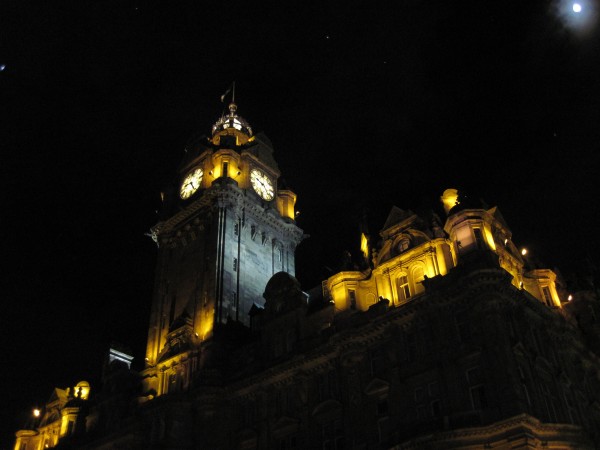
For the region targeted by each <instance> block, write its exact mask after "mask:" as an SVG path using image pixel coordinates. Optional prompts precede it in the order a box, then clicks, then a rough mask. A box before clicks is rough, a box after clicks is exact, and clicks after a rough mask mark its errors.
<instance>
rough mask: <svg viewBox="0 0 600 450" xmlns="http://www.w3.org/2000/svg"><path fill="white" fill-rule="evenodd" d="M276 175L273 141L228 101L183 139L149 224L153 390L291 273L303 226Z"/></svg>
mask: <svg viewBox="0 0 600 450" xmlns="http://www.w3.org/2000/svg"><path fill="white" fill-rule="evenodd" d="M279 175H280V172H279V168H278V166H277V163H276V162H275V160H274V159H273V148H272V144H271V142H270V141H269V139H268V138H267V137H266V136H265V135H264V134H262V133H259V134H257V135H254V134H253V132H252V129H251V127H250V125H249V124H248V123H247V122H246V121H245V120H244V119H243V118H242V117H240V116H239V115H238V114H237V106H236V105H235V104H234V103H232V104H230V105H229V113H228V114H227V115H223V116H222V117H221V118H220V119H219V120H218V121H217V122H216V123H215V124H214V125H213V127H212V133H211V137H210V138H206V137H203V138H200V139H198V140H196V141H194V142H192V143H191V144H190V145H188V147H187V148H186V153H185V157H184V160H183V162H182V164H181V166H180V168H179V171H178V174H177V177H176V181H175V188H174V189H171V190H170V191H169V192H166V193H163V206H164V208H163V214H162V216H161V220H160V221H159V223H157V224H156V225H155V226H154V227H153V228H152V236H153V238H154V240H155V241H156V243H157V244H158V249H159V250H158V262H157V268H156V280H155V288H154V296H153V303H152V310H151V315H150V327H149V332H148V344H147V349H146V369H145V371H144V374H145V376H146V380H147V384H148V388H149V389H153V390H154V391H155V392H156V394H155V395H161V394H164V393H167V392H173V391H181V390H184V389H186V388H187V387H188V386H189V384H190V382H191V379H192V375H193V372H194V370H195V369H196V368H197V366H198V364H199V360H200V356H201V353H202V348H203V347H204V345H203V343H204V342H206V341H210V339H211V337H212V336H213V332H214V330H215V328H217V327H219V325H222V324H224V323H226V322H228V321H238V322H241V323H242V324H244V325H249V320H250V318H249V316H248V313H249V311H250V308H251V307H252V305H254V304H257V305H258V306H262V305H263V303H264V299H263V297H262V294H263V292H264V289H265V286H266V284H267V282H268V281H269V279H270V278H271V277H272V276H273V275H274V274H275V273H277V272H287V273H289V274H291V275H294V273H295V266H294V251H295V248H296V246H297V245H298V243H299V242H300V241H301V239H302V236H303V232H302V230H301V229H300V228H298V227H297V226H296V224H295V220H294V219H295V218H294V214H295V209H294V206H295V202H296V195H295V194H294V193H293V192H292V191H290V190H288V189H285V188H282V187H279V186H278V185H277V181H278V178H279Z"/></svg>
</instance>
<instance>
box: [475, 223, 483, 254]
mask: <svg viewBox="0 0 600 450" xmlns="http://www.w3.org/2000/svg"><path fill="white" fill-rule="evenodd" d="M473 234H474V235H475V245H477V248H478V249H479V250H482V249H483V248H484V246H485V245H484V240H483V232H482V231H481V228H473Z"/></svg>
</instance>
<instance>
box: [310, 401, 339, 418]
mask: <svg viewBox="0 0 600 450" xmlns="http://www.w3.org/2000/svg"><path fill="white" fill-rule="evenodd" d="M341 415H342V404H341V403H340V402H338V401H337V400H333V399H330V400H325V401H324V402H321V403H319V404H318V405H317V406H316V407H315V409H313V411H312V416H313V418H314V419H315V420H316V421H317V422H319V423H321V424H323V423H327V422H331V421H332V420H335V419H337V418H339V417H341Z"/></svg>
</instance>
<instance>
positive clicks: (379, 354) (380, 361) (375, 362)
mask: <svg viewBox="0 0 600 450" xmlns="http://www.w3.org/2000/svg"><path fill="white" fill-rule="evenodd" d="M384 371H385V352H384V351H383V350H382V349H380V348H377V349H375V350H372V351H371V375H373V376H377V375H381V374H382V373H383V372H384Z"/></svg>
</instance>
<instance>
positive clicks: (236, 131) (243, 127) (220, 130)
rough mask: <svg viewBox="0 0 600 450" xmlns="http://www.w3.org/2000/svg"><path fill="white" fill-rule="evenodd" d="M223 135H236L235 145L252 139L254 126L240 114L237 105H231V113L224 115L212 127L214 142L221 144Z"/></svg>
mask: <svg viewBox="0 0 600 450" xmlns="http://www.w3.org/2000/svg"><path fill="white" fill-rule="evenodd" d="M223 136H234V137H235V140H236V142H235V145H238V146H239V145H244V144H246V143H247V142H248V141H250V140H251V139H252V128H251V127H250V124H249V123H248V122H246V120H245V119H244V118H243V117H241V116H238V114H237V105H236V104H235V103H233V102H232V103H231V104H230V105H229V114H227V115H222V116H221V118H220V119H219V120H217V122H216V123H215V124H214V125H213V127H212V139H211V140H212V142H213V144H215V145H220V143H221V138H222V137H223Z"/></svg>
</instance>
